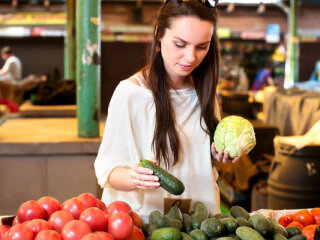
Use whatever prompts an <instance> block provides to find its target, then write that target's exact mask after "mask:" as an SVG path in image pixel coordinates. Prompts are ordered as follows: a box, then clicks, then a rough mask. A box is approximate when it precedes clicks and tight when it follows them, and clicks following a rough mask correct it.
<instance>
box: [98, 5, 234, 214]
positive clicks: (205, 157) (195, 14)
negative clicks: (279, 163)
mask: <svg viewBox="0 0 320 240" xmlns="http://www.w3.org/2000/svg"><path fill="white" fill-rule="evenodd" d="M216 29H217V13H216V9H215V2H205V3H202V2H199V1H198V0H188V1H184V2H180V1H178V0H169V1H167V2H166V3H165V4H164V5H163V6H162V8H161V10H160V13H159V16H158V18H157V21H156V25H155V30H154V40H153V44H152V48H151V53H150V59H149V64H148V65H147V66H146V67H145V68H144V69H143V70H141V71H140V72H138V73H136V74H135V75H133V76H132V77H130V78H129V79H127V80H124V81H122V82H120V84H119V85H118V87H117V88H116V90H115V92H114V94H113V97H112V99H111V101H110V105H109V110H108V117H107V121H106V126H105V132H104V136H103V139H102V142H101V146H100V149H99V153H98V156H97V159H96V161H95V170H96V175H97V178H98V182H99V184H100V185H101V187H103V188H104V192H103V196H102V200H103V201H104V202H105V203H106V204H109V203H110V202H112V201H115V200H122V201H126V202H128V203H129V204H130V206H131V207H132V208H133V210H134V211H136V212H138V213H139V214H140V215H149V214H150V212H151V211H153V210H159V211H161V212H163V204H164V203H163V199H164V198H176V196H173V195H171V194H169V193H168V192H166V191H165V190H163V189H162V188H159V179H158V177H156V176H154V175H152V170H150V169H147V168H143V167H141V166H139V161H140V160H141V159H149V160H152V161H153V162H155V163H158V164H160V166H162V167H163V168H166V169H168V170H169V171H170V172H171V173H172V174H173V175H174V176H176V177H177V178H179V179H180V180H181V181H182V182H183V183H184V184H185V191H184V193H183V194H181V195H180V196H179V198H181V199H188V198H189V199H192V201H202V202H204V203H205V204H206V205H207V207H208V209H209V210H210V212H212V213H217V212H219V211H220V209H219V205H220V201H219V190H218V186H217V184H216V180H217V178H218V173H217V171H216V170H215V168H213V167H212V162H211V160H212V157H211V153H210V144H211V143H212V137H213V133H214V130H215V127H216V125H217V123H218V119H219V118H220V114H219V109H218V104H217V100H216V85H217V81H218V75H219V72H220V70H219V47H218V39H217V34H216ZM212 156H213V158H214V159H216V160H220V161H221V160H224V161H226V160H227V159H228V153H222V152H220V153H217V152H216V151H215V150H214V144H213V145H212ZM154 157H155V158H154ZM237 160H238V158H236V159H234V160H233V161H237ZM191 206H192V204H191Z"/></svg>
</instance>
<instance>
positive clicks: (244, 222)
mask: <svg viewBox="0 0 320 240" xmlns="http://www.w3.org/2000/svg"><path fill="white" fill-rule="evenodd" d="M236 220H237V222H238V223H239V226H240V227H242V226H246V227H251V228H253V226H252V224H251V223H249V221H248V220H246V219H245V218H244V217H236Z"/></svg>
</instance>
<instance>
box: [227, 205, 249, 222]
mask: <svg viewBox="0 0 320 240" xmlns="http://www.w3.org/2000/svg"><path fill="white" fill-rule="evenodd" d="M230 214H231V216H232V217H234V218H236V217H243V218H244V219H246V220H248V219H249V217H250V215H249V213H248V212H247V210H245V209H244V208H243V207H240V206H232V207H231V209H230Z"/></svg>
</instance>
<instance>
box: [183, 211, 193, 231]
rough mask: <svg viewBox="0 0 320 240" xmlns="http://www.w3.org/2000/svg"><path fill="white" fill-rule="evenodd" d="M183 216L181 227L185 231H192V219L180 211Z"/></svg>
mask: <svg viewBox="0 0 320 240" xmlns="http://www.w3.org/2000/svg"><path fill="white" fill-rule="evenodd" d="M182 217H183V228H184V231H185V232H186V233H189V232H191V231H192V220H191V217H190V215H188V214H186V213H182Z"/></svg>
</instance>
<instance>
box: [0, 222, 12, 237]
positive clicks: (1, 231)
mask: <svg viewBox="0 0 320 240" xmlns="http://www.w3.org/2000/svg"><path fill="white" fill-rule="evenodd" d="M9 229H10V226H9V225H0V239H1V238H2V236H3V235H4V234H5V233H6V232H8V231H9Z"/></svg>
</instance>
